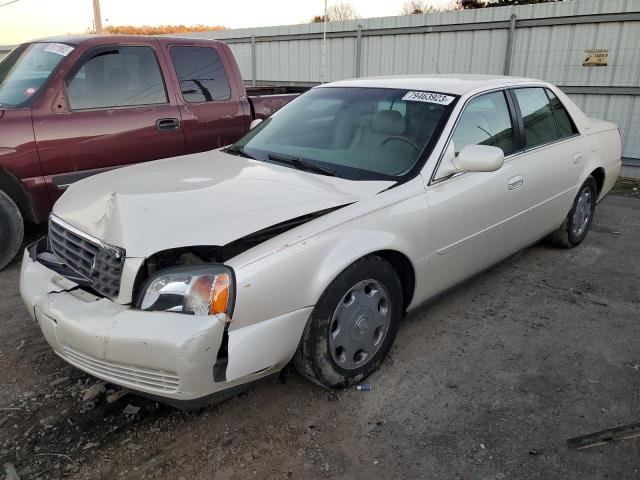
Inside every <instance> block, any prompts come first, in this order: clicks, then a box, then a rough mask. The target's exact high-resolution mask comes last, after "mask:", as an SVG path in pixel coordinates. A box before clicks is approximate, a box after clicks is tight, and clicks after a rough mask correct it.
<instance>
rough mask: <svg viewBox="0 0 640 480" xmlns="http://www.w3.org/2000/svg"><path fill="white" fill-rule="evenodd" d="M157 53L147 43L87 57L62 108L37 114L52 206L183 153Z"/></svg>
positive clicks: (62, 96)
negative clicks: (101, 179) (96, 179)
mask: <svg viewBox="0 0 640 480" xmlns="http://www.w3.org/2000/svg"><path fill="white" fill-rule="evenodd" d="M155 47H156V44H155V43H153V42H148V43H144V42H143V44H136V45H124V44H117V45H102V46H98V47H94V48H91V49H89V50H88V51H87V52H85V53H84V54H82V55H81V56H80V57H79V58H78V60H77V62H75V64H74V65H72V66H71V67H70V68H69V69H68V70H67V72H66V74H65V77H64V85H63V86H61V89H60V93H59V94H58V96H57V98H56V101H54V102H53V104H46V105H42V106H39V107H38V108H36V109H34V112H33V125H34V133H35V138H36V143H37V147H38V154H39V156H40V163H41V165H42V171H43V174H44V177H45V181H47V183H48V190H49V195H50V197H51V199H52V201H55V200H56V198H57V197H58V196H59V195H61V194H62V192H63V191H64V189H65V188H66V186H67V185H69V184H70V183H73V182H74V181H76V180H79V179H81V178H83V177H86V176H89V175H92V174H94V173H98V172H100V171H103V170H107V169H110V168H114V167H120V166H124V165H128V164H132V163H138V162H145V161H148V160H155V159H158V158H164V157H172V156H176V155H182V154H184V153H185V142H184V135H183V129H182V123H181V120H180V110H179V108H178V106H177V105H176V102H175V96H174V95H173V92H172V91H171V90H167V88H166V84H165V81H164V78H165V77H164V75H166V72H164V75H163V69H162V68H161V64H160V63H159V62H158V57H159V56H158V55H157V53H156V48H155Z"/></svg>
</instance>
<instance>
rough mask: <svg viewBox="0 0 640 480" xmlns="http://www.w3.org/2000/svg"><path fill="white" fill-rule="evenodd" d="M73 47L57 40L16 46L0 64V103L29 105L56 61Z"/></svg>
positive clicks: (55, 65)
mask: <svg viewBox="0 0 640 480" xmlns="http://www.w3.org/2000/svg"><path fill="white" fill-rule="evenodd" d="M73 50H74V47H72V46H70V45H66V44H61V43H31V44H25V45H20V46H19V47H18V48H16V49H15V50H13V51H12V52H11V53H10V54H9V55H8V56H7V58H5V59H4V61H3V62H1V63H0V105H4V106H6V107H25V106H29V104H30V103H31V100H32V99H33V98H34V95H35V94H36V92H37V91H38V90H39V89H40V87H41V86H42V85H44V82H46V81H47V79H48V78H49V77H50V76H51V72H53V70H54V69H55V68H56V67H57V66H58V64H59V63H60V62H61V61H62V60H63V59H64V58H65V57H66V56H67V55H68V54H69V53H71V51H73Z"/></svg>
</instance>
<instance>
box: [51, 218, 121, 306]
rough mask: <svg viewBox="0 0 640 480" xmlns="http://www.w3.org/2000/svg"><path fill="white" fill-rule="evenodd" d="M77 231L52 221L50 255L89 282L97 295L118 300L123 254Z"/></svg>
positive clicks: (118, 249) (115, 248)
mask: <svg viewBox="0 0 640 480" xmlns="http://www.w3.org/2000/svg"><path fill="white" fill-rule="evenodd" d="M74 230H75V229H74ZM74 230H72V229H71V228H69V227H67V226H65V225H63V224H62V223H60V222H59V221H58V220H55V219H54V218H53V217H52V218H50V219H49V245H50V246H51V251H52V252H53V253H54V254H56V256H58V258H60V260H62V261H63V262H64V263H65V264H66V265H67V266H68V267H69V268H71V269H73V270H75V271H76V272H78V273H79V274H80V275H82V276H83V277H85V278H86V279H87V280H89V282H90V284H91V286H92V288H93V289H94V290H95V291H97V292H98V293H101V294H102V295H105V296H106V297H111V298H113V297H117V296H118V293H119V292H120V277H121V276H122V266H123V264H124V258H125V252H124V250H122V249H120V248H117V247H112V246H110V245H104V244H103V243H102V242H100V241H99V240H94V239H91V238H90V237H87V236H84V235H82V234H80V232H77V231H74Z"/></svg>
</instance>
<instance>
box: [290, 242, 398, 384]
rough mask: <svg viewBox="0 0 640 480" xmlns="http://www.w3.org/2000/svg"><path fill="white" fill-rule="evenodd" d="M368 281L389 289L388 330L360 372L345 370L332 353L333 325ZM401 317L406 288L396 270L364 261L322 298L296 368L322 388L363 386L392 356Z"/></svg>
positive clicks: (381, 262)
mask: <svg viewBox="0 0 640 480" xmlns="http://www.w3.org/2000/svg"><path fill="white" fill-rule="evenodd" d="M364 280H375V281H376V282H378V283H380V284H381V285H382V286H383V287H384V288H385V289H386V292H385V293H386V294H388V298H389V299H390V301H389V304H390V305H389V312H390V315H389V319H388V327H387V330H386V333H385V334H384V336H383V338H382V339H381V340H380V341H381V343H380V344H379V346H378V347H376V348H377V351H375V353H374V354H373V355H372V356H371V357H370V358H368V359H367V360H366V361H363V362H364V363H363V364H362V365H360V366H358V367H357V368H352V369H345V368H342V367H341V366H340V365H339V364H338V363H337V362H336V361H335V360H334V358H333V355H332V354H331V351H330V344H329V335H331V333H330V329H331V326H332V323H331V322H332V318H333V315H334V312H335V311H336V309H337V308H338V305H339V303H340V302H342V301H343V300H344V299H345V298H346V297H345V296H346V295H348V294H349V292H350V289H351V288H352V287H353V286H355V285H356V284H358V283H359V282H363V281H364ZM365 283H366V282H365ZM401 317H402V287H401V285H400V280H399V279H398V276H397V274H396V272H395V271H394V269H393V267H392V266H391V265H390V264H389V262H387V261H386V260H384V259H382V258H380V257H378V256H375V255H368V256H366V257H363V258H361V259H360V260H358V261H356V262H354V263H353V264H351V265H350V266H349V267H347V268H346V269H345V270H344V271H343V272H342V273H340V275H338V277H337V278H336V279H335V280H334V281H333V282H332V283H331V284H330V285H329V286H328V287H327V289H326V290H325V291H324V293H323V294H322V296H321V297H320V300H319V301H318V303H317V304H316V306H315V308H314V309H313V312H312V313H311V316H310V317H309V320H308V321H307V324H306V326H305V329H304V332H303V334H302V339H301V340H300V345H299V347H298V351H297V352H296V354H295V356H294V365H295V367H296V369H297V370H298V371H299V372H300V373H301V374H302V375H304V376H305V377H307V378H308V379H310V380H311V381H312V382H314V383H317V384H318V385H321V386H325V387H329V388H346V387H349V386H351V385H354V384H356V383H359V382H360V381H362V380H363V379H364V378H366V377H367V376H369V375H370V374H371V373H373V372H374V371H375V370H376V369H377V368H378V366H379V365H380V363H381V362H382V360H383V359H384V358H385V357H386V356H387V354H388V353H389V350H390V349H391V346H392V345H393V341H394V340H395V337H396V334H397V332H398V324H399V322H400V319H401ZM353 318H355V315H354V317H353ZM345 328H346V327H345ZM365 328H367V327H366V326H365Z"/></svg>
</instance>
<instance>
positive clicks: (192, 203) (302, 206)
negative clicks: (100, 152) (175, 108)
mask: <svg viewBox="0 0 640 480" xmlns="http://www.w3.org/2000/svg"><path fill="white" fill-rule="evenodd" d="M390 185H392V182H389V181H367V182H364V181H350V180H344V179H340V178H334V177H328V176H322V175H316V174H312V173H308V172H303V171H300V170H294V169H292V168H289V167H286V166H280V165H273V164H269V163H265V162H260V161H255V160H251V159H246V158H242V157H238V156H234V155H229V154H226V153H223V152H221V151H219V150H214V151H210V152H203V153H197V154H193V155H186V156H183V157H174V158H169V159H165V160H158V161H155V162H150V163H145V164H139V165H134V166H131V167H126V168H121V169H117V170H112V171H109V172H106V173H102V174H99V175H95V176H92V177H89V178H87V179H85V180H81V181H79V182H77V183H74V184H73V185H71V186H70V187H69V188H68V190H67V191H66V192H65V194H64V195H63V196H62V197H61V198H60V200H58V202H57V203H56V204H55V206H54V208H53V214H54V215H56V216H57V217H59V218H61V219H62V220H64V221H66V222H67V223H69V224H71V225H73V226H74V227H76V228H78V229H80V230H81V231H83V232H85V233H87V234H89V235H91V236H93V237H95V238H98V239H100V240H102V241H104V242H106V243H109V244H111V245H116V246H119V247H124V248H125V249H126V251H127V256H128V257H148V256H149V255H152V254H153V253H156V252H158V251H161V250H165V249H168V248H175V247H185V246H190V245H225V244H227V243H229V242H232V241H233V240H236V239H238V238H241V237H244V236H246V235H248V234H250V233H253V232H256V231H258V230H261V229H263V228H266V227H269V226H272V225H275V224H277V223H280V222H283V221H286V220H290V219H292V218H296V217H299V216H301V215H306V214H309V213H313V212H316V211H319V210H323V209H326V208H331V207H336V206H339V205H344V204H347V203H352V202H357V201H360V200H362V199H364V198H367V197H370V196H373V195H375V194H376V193H378V192H380V191H382V190H384V189H385V188H387V187H389V186H390Z"/></svg>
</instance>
